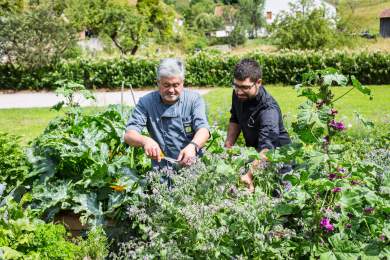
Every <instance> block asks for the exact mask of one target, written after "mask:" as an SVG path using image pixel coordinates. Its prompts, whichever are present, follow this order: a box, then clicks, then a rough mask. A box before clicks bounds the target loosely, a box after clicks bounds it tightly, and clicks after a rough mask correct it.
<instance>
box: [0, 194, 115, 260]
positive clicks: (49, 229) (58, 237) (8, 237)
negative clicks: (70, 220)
mask: <svg viewBox="0 0 390 260" xmlns="http://www.w3.org/2000/svg"><path fill="white" fill-rule="evenodd" d="M0 198H1V199H2V201H1V204H0V258H1V259H82V258H83V257H85V256H94V257H95V258H94V259H104V257H105V256H106V255H107V254H108V252H107V240H106V238H105V235H104V233H103V232H102V231H101V229H99V230H97V231H92V232H90V234H89V236H88V239H87V240H85V241H84V240H82V239H79V240H78V243H72V242H71V241H70V240H69V235H68V234H67V232H66V230H65V228H64V226H62V225H55V224H51V223H49V224H46V223H45V222H43V221H42V220H39V219H36V218H34V217H33V214H32V213H31V210H30V209H29V208H27V209H26V207H25V206H24V205H23V203H25V202H26V199H27V198H26V197H25V198H24V199H23V200H22V201H21V202H20V203H19V204H18V203H16V202H15V201H14V200H13V199H11V198H10V197H9V196H8V197H2V196H1V195H0ZM86 245H88V246H86Z"/></svg>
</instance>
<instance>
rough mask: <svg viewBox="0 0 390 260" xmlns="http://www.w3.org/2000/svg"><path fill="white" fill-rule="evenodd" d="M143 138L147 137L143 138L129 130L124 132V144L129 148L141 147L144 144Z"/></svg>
mask: <svg viewBox="0 0 390 260" xmlns="http://www.w3.org/2000/svg"><path fill="white" fill-rule="evenodd" d="M145 138H148V137H147V136H143V135H141V134H140V133H138V132H137V131H135V130H129V131H127V132H126V134H125V136H124V139H125V142H126V143H127V144H129V145H131V146H135V147H142V146H144V144H145Z"/></svg>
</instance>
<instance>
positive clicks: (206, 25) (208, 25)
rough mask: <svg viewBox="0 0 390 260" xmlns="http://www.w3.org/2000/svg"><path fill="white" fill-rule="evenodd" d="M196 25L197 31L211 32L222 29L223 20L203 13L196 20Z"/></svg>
mask: <svg viewBox="0 0 390 260" xmlns="http://www.w3.org/2000/svg"><path fill="white" fill-rule="evenodd" d="M194 25H195V27H196V29H197V30H201V31H203V32H209V31H214V30H218V29H219V28H221V27H222V26H223V20H222V18H221V17H217V16H214V15H211V14H207V13H201V14H199V15H198V16H197V17H196V18H195V20H194Z"/></svg>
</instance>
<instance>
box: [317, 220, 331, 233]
mask: <svg viewBox="0 0 390 260" xmlns="http://www.w3.org/2000/svg"><path fill="white" fill-rule="evenodd" d="M320 227H321V228H323V229H325V230H326V232H331V231H333V230H334V227H333V225H332V224H331V223H330V219H329V218H322V219H321V222H320Z"/></svg>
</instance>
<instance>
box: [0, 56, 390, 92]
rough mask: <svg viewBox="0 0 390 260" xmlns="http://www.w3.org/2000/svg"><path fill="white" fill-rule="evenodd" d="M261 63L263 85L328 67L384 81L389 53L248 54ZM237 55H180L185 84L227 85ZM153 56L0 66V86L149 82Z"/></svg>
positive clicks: (389, 76) (388, 79) (389, 78)
mask: <svg viewBox="0 0 390 260" xmlns="http://www.w3.org/2000/svg"><path fill="white" fill-rule="evenodd" d="M246 57H251V58H255V59H256V60H258V61H259V62H260V64H261V65H262V67H263V81H264V82H265V84H271V83H272V84H273V83H283V84H295V83H297V82H299V80H300V79H299V76H300V75H302V73H304V72H307V71H308V70H310V69H323V68H326V67H334V68H337V69H339V70H340V71H341V72H342V73H344V74H349V75H355V76H356V77H357V78H358V79H359V80H360V81H361V82H362V83H364V84H390V53H383V52H377V53H366V52H361V53H346V52H333V53H331V52H314V51H305V52H303V51H294V52H280V53H277V54H264V53H253V54H250V55H247V56H246ZM240 58H241V57H238V56H223V55H221V54H210V53H200V54H197V55H194V56H189V57H187V58H186V64H187V67H186V69H187V71H186V72H187V73H186V84H187V85H193V86H230V84H231V81H232V70H233V67H234V64H235V63H236V62H237V61H238V60H239V59H240ZM157 64H158V60H157V59H135V58H127V59H124V60H118V59H113V60H103V61H102V60H100V61H91V60H83V59H78V60H73V61H68V62H63V63H60V64H58V65H57V66H55V67H48V68H42V69H40V70H34V71H28V70H26V69H23V68H15V67H11V66H6V65H0V88H3V89H4V88H8V89H42V88H47V89H50V88H53V82H55V81H57V80H59V79H69V80H73V81H76V82H79V83H82V84H85V85H86V86H87V87H92V86H95V87H97V88H100V87H109V88H116V87H119V86H120V85H121V82H122V81H125V83H126V85H129V84H131V85H132V86H133V87H135V88H136V87H144V86H153V85H155V82H156V66H157Z"/></svg>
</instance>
